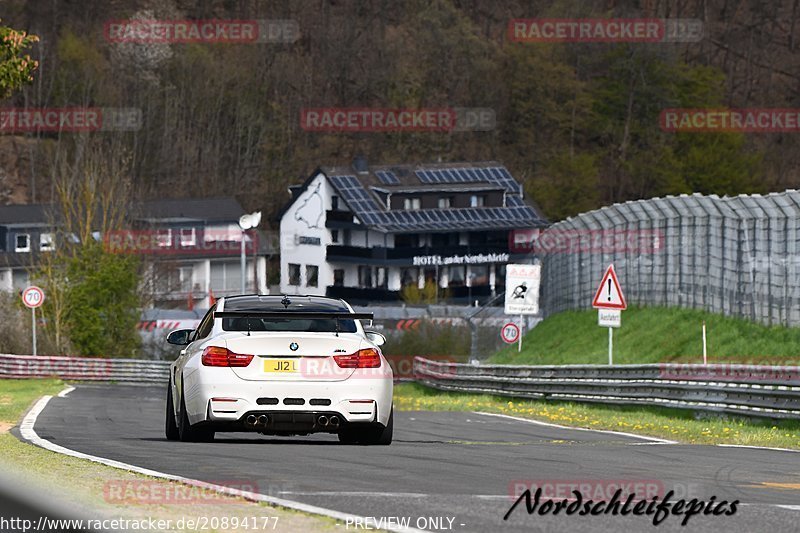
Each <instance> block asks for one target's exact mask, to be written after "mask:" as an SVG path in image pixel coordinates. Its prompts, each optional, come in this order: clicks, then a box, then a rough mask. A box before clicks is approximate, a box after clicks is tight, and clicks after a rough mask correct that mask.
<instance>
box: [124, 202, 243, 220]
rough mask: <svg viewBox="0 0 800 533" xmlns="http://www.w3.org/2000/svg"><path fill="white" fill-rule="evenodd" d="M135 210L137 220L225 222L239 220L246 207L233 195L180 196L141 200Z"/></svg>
mask: <svg viewBox="0 0 800 533" xmlns="http://www.w3.org/2000/svg"><path fill="white" fill-rule="evenodd" d="M134 212H135V213H136V215H135V216H134V218H136V219H137V220H146V221H151V222H155V221H167V220H169V221H172V222H181V221H205V222H223V221H236V220H238V219H239V217H240V216H242V215H243V214H244V209H243V208H242V206H241V205H240V204H239V202H237V201H236V199H235V198H232V197H219V198H180V199H169V200H148V201H143V202H139V203H137V205H136V206H135V207H134Z"/></svg>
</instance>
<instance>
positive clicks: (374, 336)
mask: <svg viewBox="0 0 800 533" xmlns="http://www.w3.org/2000/svg"><path fill="white" fill-rule="evenodd" d="M366 334H367V340H368V341H369V342H371V343H372V344H374V345H375V346H383V345H384V344H386V337H384V336H383V335H381V334H380V333H378V332H377V331H367V332H366Z"/></svg>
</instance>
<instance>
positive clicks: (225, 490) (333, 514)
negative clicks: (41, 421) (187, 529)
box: [19, 389, 423, 533]
mask: <svg viewBox="0 0 800 533" xmlns="http://www.w3.org/2000/svg"><path fill="white" fill-rule="evenodd" d="M65 391H66V393H68V392H69V391H67V390H66V389H65ZM65 391H62V392H65ZM52 398H53V397H52V396H44V397H42V398H40V399H39V401H37V402H36V404H35V405H34V406H33V407H32V408H31V410H30V411H28V413H27V414H26V415H25V417H24V418H23V419H22V423H21V424H20V426H19V430H20V434H21V435H22V438H24V439H25V440H27V441H28V442H30V443H32V444H35V445H36V446H39V447H41V448H44V449H46V450H50V451H52V452H56V453H60V454H63V455H69V456H70V457H77V458H79V459H86V460H89V461H93V462H95V463H100V464H104V465H106V466H110V467H112V468H119V469H121V470H128V471H130V472H136V473H137V474H143V475H145V476H151V477H156V478H161V479H168V480H170V481H177V482H179V483H183V484H185V485H191V486H194V487H199V488H203V489H207V490H214V491H217V492H219V493H222V494H228V495H230V496H237V497H240V498H244V499H246V500H250V501H254V502H264V503H268V504H271V505H275V506H278V507H284V508H286V509H292V510H295V511H302V512H304V513H311V514H316V515H322V516H327V517H329V518H334V519H336V520H340V521H343V522H344V521H346V520H348V519H350V520H351V521H352V520H356V519H358V520H361V521H362V523H365V522H363V521H364V520H365V519H366V517H363V516H358V515H353V514H348V513H342V512H339V511H334V510H332V509H325V508H324V507H317V506H315V505H309V504H306V503H300V502H295V501H292V500H286V499H283V498H275V497H274V496H267V495H266V494H259V493H258V492H252V491H246V490H241V489H235V488H232V487H225V486H223V485H216V484H214V483H207V482H205V481H200V480H199V479H191V478H187V477H183V476H176V475H173V474H167V473H164V472H159V471H157V470H150V469H149V468H142V467H139V466H135V465H131V464H128V463H123V462H120V461H114V460H113V459H106V458H104V457H97V456H94V455H89V454H86V453H83V452H76V451H75V450H70V449H69V448H65V447H63V446H59V445H58V444H55V443H52V442H50V441H49V440H47V439H43V438H42V437H40V436H39V435H38V434H37V433H36V431H35V430H34V429H33V426H34V424H36V418H37V417H38V416H39V415H40V414H41V413H42V411H43V410H44V408H45V406H47V403H48V402H49V401H50V400H51V399H52ZM385 531H396V532H398V533H423V531H422V530H420V529H414V528H402V527H398V528H386V529H385Z"/></svg>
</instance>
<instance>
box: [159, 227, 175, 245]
mask: <svg viewBox="0 0 800 533" xmlns="http://www.w3.org/2000/svg"><path fill="white" fill-rule="evenodd" d="M156 244H157V245H158V246H160V247H161V248H171V247H172V230H170V229H160V230H157V231H156Z"/></svg>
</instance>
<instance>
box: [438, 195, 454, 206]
mask: <svg viewBox="0 0 800 533" xmlns="http://www.w3.org/2000/svg"><path fill="white" fill-rule="evenodd" d="M437 205H438V207H439V209H447V208H448V207H450V206H451V205H453V200H452V199H451V198H450V197H449V196H443V197H441V198H439V203H438V204H437Z"/></svg>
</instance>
